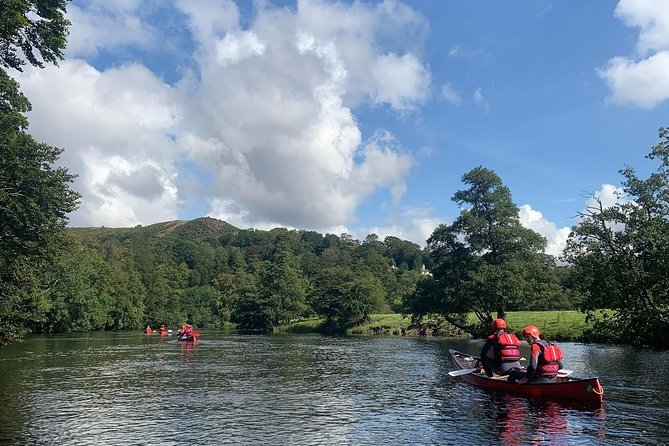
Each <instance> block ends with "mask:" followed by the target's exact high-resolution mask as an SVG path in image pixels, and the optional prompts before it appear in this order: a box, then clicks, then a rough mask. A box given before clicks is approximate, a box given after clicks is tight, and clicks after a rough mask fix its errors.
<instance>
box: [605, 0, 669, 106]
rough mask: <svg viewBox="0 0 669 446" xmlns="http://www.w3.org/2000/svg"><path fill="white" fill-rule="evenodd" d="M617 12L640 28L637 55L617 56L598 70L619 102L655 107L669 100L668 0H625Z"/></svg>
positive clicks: (615, 99)
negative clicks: (668, 74)
mask: <svg viewBox="0 0 669 446" xmlns="http://www.w3.org/2000/svg"><path fill="white" fill-rule="evenodd" d="M615 15H616V17H618V18H619V19H621V20H622V21H623V22H624V23H625V24H626V25H627V26H631V27H638V28H640V31H639V40H638V42H637V45H636V54H635V55H632V56H629V57H622V56H618V57H614V58H612V59H611V60H609V62H608V63H607V65H606V66H605V67H603V68H600V69H598V70H597V73H598V74H599V76H600V77H601V78H602V79H604V81H605V82H606V84H607V86H608V87H609V90H610V97H609V99H610V100H611V101H613V102H616V103H619V104H627V105H635V106H638V107H642V108H653V107H655V106H657V105H658V104H660V103H661V102H664V101H665V100H667V99H669V78H668V77H667V75H666V73H668V72H669V8H667V3H666V1H664V0H621V1H620V2H619V3H618V6H617V7H616V10H615Z"/></svg>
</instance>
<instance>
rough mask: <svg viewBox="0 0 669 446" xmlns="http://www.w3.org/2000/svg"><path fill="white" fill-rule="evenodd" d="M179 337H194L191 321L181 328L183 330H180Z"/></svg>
mask: <svg viewBox="0 0 669 446" xmlns="http://www.w3.org/2000/svg"><path fill="white" fill-rule="evenodd" d="M179 336H181V337H183V338H184V339H188V338H193V337H194V335H193V323H192V322H191V321H190V320H189V321H188V322H186V323H185V324H183V325H182V326H181V328H180V329H179Z"/></svg>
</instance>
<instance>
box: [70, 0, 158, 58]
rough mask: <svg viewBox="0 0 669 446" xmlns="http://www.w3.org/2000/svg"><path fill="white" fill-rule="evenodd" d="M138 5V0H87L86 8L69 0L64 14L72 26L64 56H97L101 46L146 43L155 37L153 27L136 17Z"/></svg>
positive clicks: (107, 47) (112, 46)
mask: <svg viewBox="0 0 669 446" xmlns="http://www.w3.org/2000/svg"><path fill="white" fill-rule="evenodd" d="M140 6H141V2H140V1H139V0H123V1H120V0H117V1H113V2H110V1H107V0H89V1H88V2H87V3H86V8H85V9H82V8H81V7H80V6H79V5H77V4H76V3H72V4H69V5H68V6H67V18H68V19H69V20H70V21H71V22H72V26H71V27H70V34H69V35H68V37H67V50H66V54H67V56H68V57H86V56H96V55H97V54H98V52H99V51H100V50H103V49H115V48H119V47H122V46H125V45H128V44H137V45H143V46H146V45H149V44H150V43H151V42H152V40H153V39H154V36H153V30H152V29H151V28H150V27H148V26H147V25H146V23H143V22H142V21H141V20H140V19H139V17H137V15H136V13H137V11H138V9H139V8H140Z"/></svg>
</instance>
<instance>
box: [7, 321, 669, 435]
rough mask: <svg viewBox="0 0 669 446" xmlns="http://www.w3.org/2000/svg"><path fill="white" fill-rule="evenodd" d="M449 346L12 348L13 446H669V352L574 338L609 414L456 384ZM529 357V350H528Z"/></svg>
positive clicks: (113, 338) (430, 341) (113, 335)
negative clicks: (601, 390) (600, 387)
mask: <svg viewBox="0 0 669 446" xmlns="http://www.w3.org/2000/svg"><path fill="white" fill-rule="evenodd" d="M481 342H482V341H475V340H462V339H448V338H406V337H330V336H320V335H298V334H279V335H249V334H239V333H234V332H222V331H207V330H202V337H201V339H200V341H199V342H198V343H197V344H195V345H192V344H183V343H179V342H178V341H177V340H176V338H175V336H163V337H161V336H159V335H155V334H154V335H150V336H147V335H144V334H141V333H136V332H109V333H86V334H70V335H55V336H30V337H28V338H27V339H26V341H25V342H23V343H21V344H14V345H10V346H7V347H3V348H0V373H1V376H2V380H0V411H1V414H2V423H0V444H11V445H21V444H31V445H32V444H38V445H120V444H128V445H144V444H145V445H218V444H263V445H272V444H276V445H294V444H295V445H297V444H304V445H310V444H313V445H342V444H347V445H384V444H385V445H395V444H397V445H404V444H416V445H424V444H425V445H428V444H435V445H436V444H440V445H451V444H453V445H456V444H458V445H459V444H465V445H469V446H471V445H495V444H501V445H530V444H550V445H553V444H555V445H578V444H583V445H590V444H606V445H609V444H610V445H616V444H620V445H630V444H639V445H646V444H648V445H658V444H669V353H667V352H654V351H648V350H641V349H634V348H630V347H616V346H597V345H582V344H576V343H561V344H560V345H561V347H562V349H563V351H564V353H565V367H566V368H569V369H573V370H575V373H574V375H578V376H583V377H584V376H599V377H600V379H601V381H602V385H603V387H604V390H605V394H604V405H603V407H602V408H599V409H592V408H582V407H573V406H571V405H564V404H562V403H558V402H550V401H537V400H532V399H528V398H526V397H521V396H514V395H508V394H499V393H494V392H490V391H485V390H482V389H478V388H475V387H472V386H469V385H467V384H463V383H457V382H455V381H454V380H453V378H451V377H450V376H448V372H449V371H450V370H451V368H450V365H449V363H448V349H449V348H454V349H457V350H461V351H466V352H469V353H472V354H477V352H478V350H479V349H480V346H481ZM523 349H524V350H523V353H524V354H525V355H526V356H527V353H528V351H527V347H526V346H525V345H524V346H523Z"/></svg>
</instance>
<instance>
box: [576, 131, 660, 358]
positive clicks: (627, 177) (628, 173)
mask: <svg viewBox="0 0 669 446" xmlns="http://www.w3.org/2000/svg"><path fill="white" fill-rule="evenodd" d="M646 158H648V159H650V160H654V161H658V162H659V164H660V165H659V167H658V168H657V169H656V170H655V171H654V172H653V173H651V174H650V175H649V176H648V178H646V179H642V178H639V177H638V176H637V174H636V171H635V170H634V168H632V167H629V166H628V167H625V168H624V169H622V170H621V171H620V173H621V175H622V176H623V181H622V192H621V193H620V194H619V197H618V198H619V199H618V201H617V202H616V203H615V204H613V205H612V206H608V207H607V206H605V205H604V203H603V202H602V200H601V199H600V198H599V197H598V196H596V195H594V194H593V195H592V196H591V197H590V198H591V200H590V205H589V206H588V207H587V208H586V210H585V211H584V212H582V213H581V214H580V217H581V220H580V222H579V223H578V224H577V225H576V226H575V227H574V228H573V229H572V233H571V235H570V237H569V239H568V242H567V249H566V250H565V260H567V261H568V262H570V263H571V264H572V265H573V266H574V277H573V285H574V287H575V288H577V289H579V290H581V291H582V292H583V293H584V295H585V297H586V298H585V299H584V301H583V310H585V311H587V312H588V314H589V317H590V318H591V320H593V322H594V323H595V325H594V329H593V331H592V332H591V333H590V335H591V337H592V339H593V340H608V341H613V342H625V343H631V344H638V345H654V346H661V347H669V341H668V340H667V337H666V333H667V330H669V129H667V128H661V129H660V142H659V143H658V144H657V145H656V146H655V147H653V148H652V150H651V152H650V153H649V154H648V155H647V156H646ZM601 309H609V310H611V312H606V311H605V312H601V311H597V310H601Z"/></svg>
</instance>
